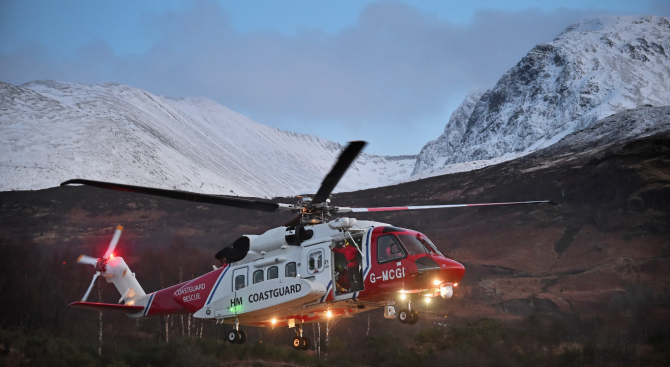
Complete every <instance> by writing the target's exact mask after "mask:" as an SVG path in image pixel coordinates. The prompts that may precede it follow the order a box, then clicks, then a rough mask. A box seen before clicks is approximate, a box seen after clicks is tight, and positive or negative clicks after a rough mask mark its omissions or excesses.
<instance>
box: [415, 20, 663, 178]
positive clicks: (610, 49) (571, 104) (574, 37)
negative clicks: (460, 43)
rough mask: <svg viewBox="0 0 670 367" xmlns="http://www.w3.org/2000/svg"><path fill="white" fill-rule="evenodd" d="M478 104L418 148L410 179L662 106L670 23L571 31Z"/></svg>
mask: <svg viewBox="0 0 670 367" xmlns="http://www.w3.org/2000/svg"><path fill="white" fill-rule="evenodd" d="M478 96H479V93H478V92H476V93H474V94H470V95H469V96H468V97H467V98H466V100H465V101H464V102H463V104H462V105H461V107H459V108H458V109H457V110H456V112H454V115H453V116H452V118H451V119H450V121H449V123H448V124H447V127H446V129H445V132H444V134H443V135H442V136H440V137H439V138H438V139H437V140H434V141H432V142H430V143H428V144H426V146H425V147H424V148H423V150H422V151H421V153H420V154H419V157H418V158H417V164H416V166H415V169H414V171H413V173H412V175H413V176H426V175H433V174H438V172H442V173H443V172H444V169H441V168H442V167H445V166H448V165H453V164H455V163H460V164H462V162H471V161H490V160H492V159H493V160H495V161H502V160H506V159H513V158H515V157H518V156H520V155H523V154H527V153H529V152H531V151H534V150H537V149H540V148H542V147H546V146H549V145H551V144H554V143H556V142H557V141H559V140H560V139H561V138H562V137H564V136H566V135H567V134H569V133H571V132H573V131H578V130H580V129H583V128H585V127H587V126H589V125H590V124H592V123H593V122H595V121H597V120H599V119H602V118H604V117H606V116H609V115H612V114H614V113H616V112H619V111H623V110H626V109H630V108H635V107H638V106H643V105H646V104H650V105H653V106H668V105H670V20H669V19H668V18H664V17H655V16H644V17H640V16H625V17H624V16H618V17H617V16H612V17H600V18H593V19H588V20H586V21H583V22H580V23H577V24H574V25H572V26H570V27H568V28H567V29H566V30H565V31H564V32H563V33H561V34H560V35H559V36H558V37H557V38H556V39H554V40H553V41H552V42H549V43H543V44H539V45H537V46H535V47H534V48H533V49H532V50H531V51H530V52H528V54H527V55H526V56H525V57H524V58H523V59H521V61H520V62H519V63H518V64H517V65H516V66H514V67H513V68H512V69H510V70H509V71H508V72H507V73H506V74H505V75H503V77H502V78H501V79H500V80H499V81H498V82H497V84H496V85H495V86H494V87H493V88H491V89H489V90H488V91H486V92H485V93H483V94H482V95H481V96H479V98H478ZM473 99H478V100H477V101H476V102H475V103H473ZM468 111H469V112H468Z"/></svg>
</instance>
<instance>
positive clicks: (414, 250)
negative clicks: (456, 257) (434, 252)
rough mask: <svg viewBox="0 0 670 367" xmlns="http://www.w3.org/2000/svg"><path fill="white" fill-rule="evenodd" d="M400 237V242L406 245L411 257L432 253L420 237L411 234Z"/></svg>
mask: <svg viewBox="0 0 670 367" xmlns="http://www.w3.org/2000/svg"><path fill="white" fill-rule="evenodd" d="M398 237H400V241H401V242H402V244H403V245H405V248H406V249H407V252H408V253H409V254H410V255H419V254H430V253H431V252H430V250H429V249H428V246H427V245H426V244H425V243H424V242H422V241H420V240H419V237H417V236H414V235H411V234H399V235H398Z"/></svg>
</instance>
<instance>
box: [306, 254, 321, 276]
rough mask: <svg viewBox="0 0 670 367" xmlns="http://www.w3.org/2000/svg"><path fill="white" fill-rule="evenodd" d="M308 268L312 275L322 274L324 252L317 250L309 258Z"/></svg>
mask: <svg viewBox="0 0 670 367" xmlns="http://www.w3.org/2000/svg"><path fill="white" fill-rule="evenodd" d="M307 259H308V268H307V270H308V271H309V273H310V274H316V273H320V272H321V271H322V270H323V250H316V251H312V252H310V253H309V256H307Z"/></svg>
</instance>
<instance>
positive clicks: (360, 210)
mask: <svg viewBox="0 0 670 367" xmlns="http://www.w3.org/2000/svg"><path fill="white" fill-rule="evenodd" d="M541 203H551V201H549V200H540V201H515V202H509V203H481V204H451V205H420V206H387V207H380V208H348V207H340V208H338V209H337V212H338V213H364V212H389V211H395V210H418V209H443V208H464V207H467V206H494V205H516V204H541Z"/></svg>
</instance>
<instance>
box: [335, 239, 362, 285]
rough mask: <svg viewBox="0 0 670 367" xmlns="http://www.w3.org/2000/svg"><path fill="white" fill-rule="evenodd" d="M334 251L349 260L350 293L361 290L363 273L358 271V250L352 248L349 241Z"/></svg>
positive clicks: (348, 278)
mask: <svg viewBox="0 0 670 367" xmlns="http://www.w3.org/2000/svg"><path fill="white" fill-rule="evenodd" d="M333 251H335V252H337V253H340V254H342V255H344V259H345V260H347V280H348V281H349V285H350V287H351V288H349V292H351V291H354V290H357V289H359V287H360V284H361V283H360V281H361V272H360V270H359V269H358V259H356V256H357V255H358V250H357V249H355V248H354V246H351V244H350V243H349V241H348V240H344V242H343V243H342V244H341V245H340V246H337V247H335V248H334V249H333Z"/></svg>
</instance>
